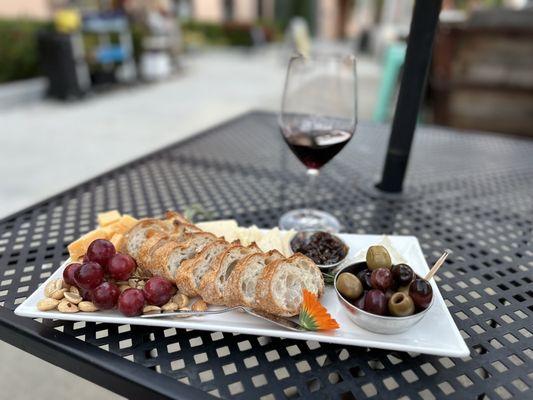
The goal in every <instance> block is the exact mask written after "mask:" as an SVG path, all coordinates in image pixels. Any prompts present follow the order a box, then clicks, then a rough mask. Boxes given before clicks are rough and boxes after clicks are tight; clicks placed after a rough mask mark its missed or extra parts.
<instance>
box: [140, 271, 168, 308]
mask: <svg viewBox="0 0 533 400" xmlns="http://www.w3.org/2000/svg"><path fill="white" fill-rule="evenodd" d="M175 291H176V290H175V287H174V285H173V284H172V283H170V282H169V281H167V280H166V279H165V278H161V277H159V276H154V277H153V278H150V279H148V282H146V285H144V289H143V292H144V297H146V301H147V302H148V303H149V304H153V305H154V306H162V305H163V304H165V303H168V301H169V300H170V298H171V297H172V295H173V294H174V293H175Z"/></svg>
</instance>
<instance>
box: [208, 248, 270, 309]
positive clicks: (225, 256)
mask: <svg viewBox="0 0 533 400" xmlns="http://www.w3.org/2000/svg"><path fill="white" fill-rule="evenodd" d="M259 251H260V250H259V248H258V247H257V246H256V245H255V244H253V245H252V246H248V247H244V246H241V245H232V246H230V247H228V249H226V251H224V252H223V253H222V254H220V255H219V256H218V257H217V258H216V260H215V262H214V264H213V267H212V268H211V269H210V270H209V271H208V272H207V273H206V274H205V275H204V277H203V278H202V280H201V281H200V285H199V286H198V293H199V294H200V296H202V299H203V300H204V301H205V302H206V303H209V304H218V305H222V304H225V299H224V287H225V286H226V282H227V280H228V279H229V277H230V276H231V273H232V272H233V270H234V269H235V267H236V266H237V264H238V262H239V261H240V260H241V259H243V258H244V257H246V256H247V255H249V254H252V253H257V252H259Z"/></svg>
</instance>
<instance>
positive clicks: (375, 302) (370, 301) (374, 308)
mask: <svg viewBox="0 0 533 400" xmlns="http://www.w3.org/2000/svg"><path fill="white" fill-rule="evenodd" d="M365 311H367V312H369V313H372V314H377V315H385V314H386V313H387V298H386V297H385V294H384V293H383V292H382V291H381V290H378V289H372V290H370V291H369V292H368V293H367V294H366V296H365Z"/></svg>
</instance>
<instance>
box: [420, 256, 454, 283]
mask: <svg viewBox="0 0 533 400" xmlns="http://www.w3.org/2000/svg"><path fill="white" fill-rule="evenodd" d="M449 255H450V253H448V252H447V251H445V252H444V254H443V255H442V256H440V258H439V259H438V260H437V261H436V262H435V264H433V267H431V270H430V271H429V272H428V273H427V274H426V276H425V277H424V279H425V280H426V281H429V280H430V279H431V278H433V275H435V274H436V273H437V271H438V270H439V268H440V267H441V266H442V264H444V261H445V260H446V258H447V257H448V256H449Z"/></svg>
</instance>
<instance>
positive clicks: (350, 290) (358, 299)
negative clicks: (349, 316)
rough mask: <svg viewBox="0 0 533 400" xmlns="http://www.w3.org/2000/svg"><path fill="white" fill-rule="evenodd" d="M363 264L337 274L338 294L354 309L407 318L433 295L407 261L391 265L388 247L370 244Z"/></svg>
mask: <svg viewBox="0 0 533 400" xmlns="http://www.w3.org/2000/svg"><path fill="white" fill-rule="evenodd" d="M366 267H367V268H364V269H363V270H361V271H359V272H358V273H357V274H353V273H351V272H343V273H341V274H340V275H339V276H338V277H337V289H338V291H339V293H340V294H341V295H342V296H343V297H344V298H345V299H346V300H347V301H349V302H351V303H352V304H353V305H354V306H356V307H357V308H360V309H362V310H364V311H367V312H369V313H372V314H377V315H391V316H394V317H406V316H408V315H412V314H414V313H416V312H420V311H422V310H425V309H426V308H427V307H428V306H429V305H430V304H431V299H432V297H433V290H432V288H431V285H430V284H429V282H428V281H426V280H425V279H422V278H420V277H418V276H417V275H416V274H415V273H414V272H413V270H412V269H411V267H410V266H409V265H407V264H396V265H393V264H392V262H391V257H390V254H389V252H388V251H387V249H386V248H385V247H383V246H379V245H378V246H370V247H369V249H368V251H367V253H366Z"/></svg>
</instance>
